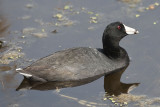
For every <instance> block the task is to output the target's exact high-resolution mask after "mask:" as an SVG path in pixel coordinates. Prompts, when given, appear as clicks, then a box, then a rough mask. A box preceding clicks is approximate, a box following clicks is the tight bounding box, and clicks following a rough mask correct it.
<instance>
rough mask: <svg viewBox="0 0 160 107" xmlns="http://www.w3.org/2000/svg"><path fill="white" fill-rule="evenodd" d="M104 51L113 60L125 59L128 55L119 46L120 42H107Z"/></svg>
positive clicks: (104, 44) (104, 43)
mask: <svg viewBox="0 0 160 107" xmlns="http://www.w3.org/2000/svg"><path fill="white" fill-rule="evenodd" d="M103 50H104V53H105V54H106V55H107V56H108V57H109V58H113V59H117V58H123V57H124V55H126V51H125V50H124V49H123V48H122V47H120V46H119V41H111V40H105V42H103Z"/></svg>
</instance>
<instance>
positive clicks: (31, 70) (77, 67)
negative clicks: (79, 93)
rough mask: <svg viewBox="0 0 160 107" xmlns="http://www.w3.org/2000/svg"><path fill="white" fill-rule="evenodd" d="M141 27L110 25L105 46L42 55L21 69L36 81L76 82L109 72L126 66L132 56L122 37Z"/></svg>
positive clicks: (105, 35)
mask: <svg viewBox="0 0 160 107" xmlns="http://www.w3.org/2000/svg"><path fill="white" fill-rule="evenodd" d="M137 33H139V32H138V31H137V30H135V29H133V28H130V27H128V26H126V25H124V24H122V23H121V22H114V23H111V24H109V25H108V26H107V27H106V29H105V30H104V33H103V38H102V42H103V49H95V48H88V47H78V48H71V49H66V50H62V51H59V52H56V53H54V54H52V55H49V56H47V57H44V58H41V59H39V60H38V61H36V62H35V63H33V64H31V65H30V66H28V67H26V68H24V69H17V72H19V73H20V74H22V75H24V76H25V77H26V78H29V79H31V80H34V81H43V82H47V81H74V80H82V79H86V78H90V77H94V76H98V75H105V74H108V73H111V72H113V71H115V70H117V69H120V68H123V67H126V66H127V65H128V64H129V58H128V55H127V53H126V51H125V50H124V49H123V48H122V47H120V46H119V42H120V40H121V39H122V38H123V37H125V36H126V35H128V34H137Z"/></svg>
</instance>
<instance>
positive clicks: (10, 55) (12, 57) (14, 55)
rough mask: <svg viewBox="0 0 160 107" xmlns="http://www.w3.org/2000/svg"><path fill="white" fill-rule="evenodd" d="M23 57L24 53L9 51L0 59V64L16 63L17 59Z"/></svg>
mask: <svg viewBox="0 0 160 107" xmlns="http://www.w3.org/2000/svg"><path fill="white" fill-rule="evenodd" d="M23 56H24V53H21V52H18V51H9V52H7V53H4V54H3V55H2V56H1V57H0V63H1V64H9V63H11V62H13V61H16V60H17V59H18V58H21V57H23Z"/></svg>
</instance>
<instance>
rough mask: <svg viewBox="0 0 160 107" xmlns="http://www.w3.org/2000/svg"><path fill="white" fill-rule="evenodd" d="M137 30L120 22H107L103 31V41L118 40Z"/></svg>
mask: <svg viewBox="0 0 160 107" xmlns="http://www.w3.org/2000/svg"><path fill="white" fill-rule="evenodd" d="M137 33H139V32H138V31H137V30H135V29H133V28H131V27H128V26H126V25H124V24H122V23H121V22H113V23H111V24H109V25H108V26H107V27H106V29H105V30H104V33H103V38H102V39H103V43H104V42H107V41H108V40H109V41H115V42H118V43H119V41H120V40H121V39H122V38H123V37H125V36H126V35H128V34H137Z"/></svg>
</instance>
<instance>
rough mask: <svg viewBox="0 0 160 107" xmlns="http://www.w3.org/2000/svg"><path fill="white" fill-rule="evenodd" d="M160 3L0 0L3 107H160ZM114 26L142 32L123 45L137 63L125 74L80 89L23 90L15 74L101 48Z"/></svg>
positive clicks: (40, 87) (30, 85)
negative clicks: (60, 55)
mask: <svg viewBox="0 0 160 107" xmlns="http://www.w3.org/2000/svg"><path fill="white" fill-rule="evenodd" d="M159 3H160V1H159V0H150V1H146V0H132V1H131V0H112V1H106V0H101V1H98V0H88V1H86V0H70V1H65V0H45V1H44V0H25V1H22V0H14V1H11V0H0V41H3V43H2V42H0V106H2V107H29V106H30V107H44V106H46V107H71V106H72V107H84V106H92V107H95V106H96V107H106V106H123V105H128V106H129V107H132V106H138V107H139V106H140V107H144V106H148V105H149V106H157V107H158V106H160V97H159V96H160V91H159V89H160V79H159V78H160V57H159V55H160V47H159V41H160V36H159V28H160V22H159V21H160V15H159V10H160V6H159ZM113 21H121V22H123V23H124V24H126V25H128V26H131V27H134V28H136V29H138V30H139V31H140V34H138V35H134V36H133V35H131V36H128V37H126V38H124V39H123V40H122V41H121V46H123V47H124V48H125V49H126V50H127V52H128V54H129V56H130V57H131V60H132V61H131V63H130V65H129V66H128V68H127V69H126V70H125V72H124V70H120V71H118V72H116V73H114V74H112V75H108V76H106V77H101V78H100V79H97V80H95V79H96V78H92V79H90V80H85V81H81V82H74V83H70V82H66V83H55V82H53V83H47V84H41V83H40V84H39V83H28V82H27V81H23V82H24V84H21V82H22V80H23V77H22V76H21V75H19V74H17V73H16V72H15V69H16V68H18V67H26V66H28V65H30V64H31V63H32V62H34V61H35V60H37V59H39V58H41V57H44V56H47V55H49V54H51V53H53V52H56V51H59V50H62V49H66V48H71V47H78V46H85V47H89V46H90V47H95V48H101V47H102V43H101V38H102V33H103V30H104V28H105V27H106V25H108V24H109V23H111V22H113ZM122 73H123V74H122ZM121 74H122V76H121ZM120 78H121V81H120ZM94 80H95V81H94ZM139 83H140V84H139ZM20 84H21V87H20V86H19V85H20ZM57 85H58V87H61V88H62V89H58V88H57ZM78 85H80V86H78ZM18 87H19V88H18ZM24 87H25V88H26V89H28V90H24ZM66 87H68V88H66ZM17 88H18V89H20V88H21V90H20V91H16V89H17ZM133 88H134V90H132V89H133ZM18 89H17V90H18ZM131 90H132V91H131ZM128 91H131V92H130V93H129V94H127V92H128ZM122 92H123V94H119V93H122ZM113 93H114V94H115V95H118V96H113V95H112V94H113Z"/></svg>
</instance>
